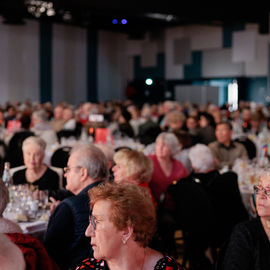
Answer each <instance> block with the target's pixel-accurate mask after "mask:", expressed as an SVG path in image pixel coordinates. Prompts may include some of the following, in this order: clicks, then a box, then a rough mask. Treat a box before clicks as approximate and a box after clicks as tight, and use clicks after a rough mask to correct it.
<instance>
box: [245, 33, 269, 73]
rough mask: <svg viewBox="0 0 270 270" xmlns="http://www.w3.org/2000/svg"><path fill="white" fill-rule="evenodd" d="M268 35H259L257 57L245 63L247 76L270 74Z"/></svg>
mask: <svg viewBox="0 0 270 270" xmlns="http://www.w3.org/2000/svg"><path fill="white" fill-rule="evenodd" d="M268 61H269V53H268V35H257V37H256V58H255V59H254V61H252V62H247V63H245V75H246V76H267V74H268Z"/></svg>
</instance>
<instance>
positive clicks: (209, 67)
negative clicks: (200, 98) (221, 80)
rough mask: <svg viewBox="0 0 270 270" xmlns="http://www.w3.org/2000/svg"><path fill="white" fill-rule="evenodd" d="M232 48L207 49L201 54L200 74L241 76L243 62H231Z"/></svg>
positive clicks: (206, 76)
mask: <svg viewBox="0 0 270 270" xmlns="http://www.w3.org/2000/svg"><path fill="white" fill-rule="evenodd" d="M231 59H232V50H231V49H223V50H209V51H204V52H203V54H202V76H203V77H205V78H208V77H226V76H229V77H230V76H242V75H243V73H244V64H243V63H233V62H232V61H231Z"/></svg>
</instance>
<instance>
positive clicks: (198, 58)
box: [184, 51, 202, 79]
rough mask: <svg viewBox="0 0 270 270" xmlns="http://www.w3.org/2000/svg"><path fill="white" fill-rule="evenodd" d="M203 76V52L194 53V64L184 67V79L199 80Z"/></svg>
mask: <svg viewBox="0 0 270 270" xmlns="http://www.w3.org/2000/svg"><path fill="white" fill-rule="evenodd" d="M201 76H202V52H201V51H193V52H192V64H191V65H184V78H185V79H197V78H200V77H201Z"/></svg>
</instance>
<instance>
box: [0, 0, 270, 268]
mask: <svg viewBox="0 0 270 270" xmlns="http://www.w3.org/2000/svg"><path fill="white" fill-rule="evenodd" d="M206 4H207V3H195V2H191V3H189V4H188V5H186V6H182V5H181V6H179V3H175V1H174V2H171V3H170V1H167V2H164V3H158V2H157V3H150V2H147V1H144V3H141V2H138V1H103V0H99V1H88V0H46V1H43V0H1V1H0V175H1V176H2V180H3V181H4V182H5V184H6V186H7V188H8V192H9V199H7V201H6V202H4V199H1V198H0V200H2V201H3V203H1V204H0V205H3V207H4V209H0V210H3V211H2V212H0V233H6V234H8V235H9V234H12V233H18V234H25V235H28V236H29V235H30V236H29V237H33V238H34V239H35V241H36V240H37V243H38V244H37V245H40V246H39V248H41V249H42V250H43V251H42V252H44V253H43V255H44V254H46V258H47V257H48V258H49V260H52V265H51V267H52V268H50V269H58V268H57V267H58V266H57V265H55V262H54V258H53V259H51V258H50V253H49V252H48V253H47V251H46V248H45V247H44V246H45V244H44V243H43V241H44V237H45V234H46V230H47V226H48V222H49V220H50V215H51V214H52V213H53V211H54V210H55V209H54V208H51V209H50V207H52V206H54V207H57V205H58V204H55V205H54V203H57V202H58V203H59V202H60V201H62V200H64V199H66V198H68V197H70V196H74V194H71V191H69V190H66V189H65V187H66V186H67V185H68V181H69V180H68V175H69V173H70V171H69V170H70V167H69V166H68V162H69V157H70V155H71V153H72V147H73V146H75V145H76V143H80V142H83V143H89V144H94V145H97V147H100V149H101V151H102V152H104V155H105V157H106V159H107V161H108V163H107V164H108V172H109V179H110V180H109V181H114V178H116V175H117V173H118V174H119V171H118V172H117V169H116V167H117V164H116V162H115V160H114V155H115V154H116V153H117V152H118V151H123V153H124V152H125V151H130V150H136V151H138V152H143V153H144V155H145V156H147V157H149V158H150V160H152V167H151V166H150V165H149V166H150V167H149V168H148V170H150V171H151V170H153V173H152V174H151V177H150V178H149V179H147V180H145V181H146V182H145V183H144V185H146V186H147V189H149V191H150V194H151V196H152V197H151V198H152V200H153V202H154V205H155V209H156V215H157V232H156V234H155V235H154V237H153V239H152V242H151V243H150V244H151V245H152V247H153V249H156V250H159V251H160V252H163V253H167V254H169V255H170V256H172V257H174V258H176V259H177V261H178V262H179V263H180V264H181V265H183V267H184V268H183V269H186V270H197V269H201V270H204V269H205V270H211V269H213V270H214V269H215V270H221V269H230V268H222V266H223V265H222V266H221V264H222V263H223V260H224V258H225V259H226V256H225V253H226V248H227V245H228V241H229V240H230V239H231V238H230V237H231V234H232V232H233V229H234V227H235V226H236V225H238V224H239V223H241V222H247V221H251V220H253V219H258V213H257V209H256V196H255V195H254V194H256V195H257V194H261V193H263V192H262V191H264V193H265V196H269V191H268V190H265V189H263V188H262V189H260V188H258V187H260V185H259V183H261V180H260V177H261V176H262V175H263V174H264V173H265V172H266V171H267V170H268V169H270V32H269V25H270V16H269V15H270V8H268V7H264V6H255V7H254V5H252V6H245V7H236V8H232V7H230V6H226V5H224V6H223V5H222V4H220V6H219V7H213V6H211V5H209V6H207V5H206ZM228 123H229V124H228ZM220 126H223V128H224V129H226V130H225V131H224V134H225V133H226V134H225V135H224V137H223V138H220V137H222V136H223V135H219V133H218V132H219V131H218V130H219V128H220ZM224 126H225V127H224ZM168 134H169V135H168ZM172 134H173V138H172V136H171V137H170V135H172ZM161 135H162V136H163V137H162V136H161ZM159 136H161V137H159ZM225 136H227V138H225ZM27 137H31V138H32V140H33V142H31V143H33V145H34V146H33V145H32V144H31V147H37V148H38V153H35V155H38V156H40V158H39V161H38V162H40V164H39V170H40V172H41V171H42V172H43V173H44V171H45V170H46V171H47V170H50V173H51V177H54V178H55V179H57V180H56V182H57V183H58V186H57V188H53V190H50V188H49V187H48V186H47V185H46V184H45V187H46V188H43V187H42V184H36V186H35V184H34V185H33V182H32V183H30V182H29V179H30V178H31V177H29V174H30V171H31V169H30V167H29V166H34V165H33V164H34V163H35V162H37V161H32V163H33V164H32V165H31V164H30V163H31V162H29V164H30V165H28V163H27V157H26V155H27V154H26V152H27V151H26V149H27V146H25V145H24V144H23V142H24V140H25V139H26V138H27ZM33 137H38V138H41V141H35V139H33ZM167 137H168V138H170V139H167ZM160 138H161V139H160ZM224 138H225V139H224ZM168 140H169V141H168ZM174 140H175V141H176V142H177V147H175V146H172V145H173V142H174ZM222 140H223V141H222ZM226 140H227V141H228V144H227V141H226ZM161 141H162V143H161ZM225 141H226V142H225ZM160 144H165V145H166V147H167V148H166V149H167V151H168V152H169V154H168V155H167V154H164V155H165V157H162V158H163V161H164V160H166V159H167V161H169V162H164V163H162V161H161V160H162V158H161V159H159V156H158V155H159V145H160ZM214 144H215V145H214ZM202 145H203V146H205V147H206V149H205V148H203V147H202ZM197 146H199V147H202V148H201V151H202V152H199V154H198V155H199V156H198V157H199V159H201V160H204V158H205V160H204V161H205V164H201V163H200V160H193V159H192V156H191V153H192V150H194V151H195V150H196V149H195V148H194V147H197ZM28 147H29V146H28ZM160 147H161V146H160ZM29 148H30V147H29ZM178 148H179V149H178ZM221 148H222V150H224V151H227V152H226V154H224V152H222V153H223V156H221V157H220V156H218V155H217V151H222V150H220V149H221ZM240 148H241V151H242V152H241V155H240V154H239V152H240V150H239V149H240ZM236 149H238V150H239V152H237V154H235V153H236V152H234V153H233V154H232V151H234V150H235V151H236ZM176 150H177V151H178V152H177V151H176ZM198 151H199V150H198ZM215 151H216V152H215ZM173 152H177V153H175V154H173ZM134 155H135V154H134ZM208 155H209V167H207V168H206V166H207V162H208V160H207V157H208ZM119 156H120V155H119ZM130 159H131V160H127V161H126V162H131V163H132V162H135V161H132V157H131V158H130ZM223 159H224V160H223ZM228 160H229V161H228ZM174 162H176V163H177V164H178V165H177V166H178V167H177V168H178V169H177V170H178V171H177V170H176V169H175V171H174V170H173V169H172V168H174V167H173V166H176V165H174V164H176V163H174ZM180 163H181V165H179V164H180ZM123 164H125V163H123ZM200 164H201V165H200ZM144 165H145V164H144ZM134 166H135V165H134ZM170 166H171V167H170ZM180 166H182V167H183V168H182V167H181V168H180ZM199 166H202V167H199ZM141 167H143V166H141ZM137 169H138V168H137ZM140 169H142V168H140ZM130 170H132V169H131V168H130ZM158 170H160V171H158ZM166 170H167V173H166ZM180 170H182V171H181V173H180ZM122 173H123V172H122ZM163 173H164V174H163ZM22 174H23V177H24V175H25V177H24V178H23V179H24V180H21V179H19V180H16V179H18V176H19V175H22ZM37 174H38V173H37V172H36V175H35V176H37ZM130 174H131V173H130V172H129V173H128V175H130ZM141 174H142V173H141ZM172 175H173V176H172ZM40 176H41V173H40V175H39V177H40ZM162 176H163V178H164V179H165V180H164V179H162ZM19 177H21V176H19ZM39 177H36V178H35V177H34V178H35V180H36V179H38V178H39ZM42 177H43V176H42ZM118 177H119V175H118ZM135 178H136V181H137V180H138V177H135ZM135 178H134V179H135ZM40 179H41V178H40ZM126 179H129V177H126ZM134 179H133V180H134ZM133 180H132V181H133ZM181 180H183V181H182V182H181ZM14 181H18V182H16V183H15V182H14ZM22 181H25V184H28V186H29V187H27V189H26V188H25V185H24V186H23V185H22V183H24V182H22ZM42 181H43V180H42ZM127 181H129V182H131V181H130V179H129V180H127ZM162 181H164V183H161V182H162ZM166 181H167V182H166ZM133 182H134V181H133ZM165 182H166V183H165ZM225 182H226V183H225ZM29 183H30V184H29ZM39 183H41V182H39ZM180 183H182V184H180ZM37 185H38V188H37ZM139 185H142V183H140V184H139ZM156 185H160V186H156ZM30 186H31V187H30ZM37 189H38V190H37ZM158 189H160V190H158ZM157 190H158V191H157ZM37 191H38V192H40V191H42V192H41V193H38V192H37ZM2 192H3V194H4V191H1V192H0V194H2ZM267 192H268V193H267ZM37 194H38V199H37ZM44 194H45V198H44ZM48 194H49V195H48ZM156 194H158V195H156ZM185 195H186V196H185ZM3 196H4V195H3ZM51 196H52V197H54V196H55V197H54V199H53V200H51V199H50V197H51ZM75 196H77V195H75ZM261 196H262V195H261ZM180 197H181V199H180ZM3 198H4V197H3ZM25 198H26V199H25ZM24 199H25V200H24ZM27 200H28V201H27ZM171 200H173V202H172V204H173V206H172V208H170V207H171V205H170V202H171ZM268 200H270V198H269V197H268ZM168 205H169V208H167V207H168ZM183 206H185V207H183ZM1 207H2V206H1ZM172 209H173V210H172ZM268 211H269V216H270V210H269V209H268ZM172 212H173V214H172ZM221 212H222V213H221ZM221 214H223V215H224V217H221ZM167 215H169V216H167ZM2 219H3V220H2ZM7 220H8V221H7ZM2 221H3V222H5V223H3V224H9V221H11V222H14V223H15V225H14V224H13V225H12V226H11V227H12V228H16V229H14V230H15V231H14V230H13V229H12V230H13V231H12V230H11V231H6V229H5V228H6V227H4V226H2V225H1V222H2ZM227 221H228V222H227ZM6 222H7V223H6ZM226 222H227V223H226ZM198 223H200V226H194V224H196V225H198ZM201 223H205V224H201ZM220 224H223V225H224V224H226V226H225V225H224V226H220V230H217V227H218V225H220ZM267 224H268V223H267ZM269 224H270V220H269ZM17 225H19V227H18V226H17ZM5 226H8V225H5ZM269 226H270V225H269ZM197 227H200V228H197ZM221 227H222V228H221ZM223 227H224V228H223ZM225 227H226V228H225ZM223 229H224V230H223ZM168 231H170V232H172V234H170V233H169V232H168ZM10 239H12V241H15V240H14V239H16V237H14V235H13V236H12V237H11V236H10ZM20 239H22V238H20ZM16 241H17V240H16ZM24 241H30V240H29V239H28V238H27V237H26V240H25V239H24ZM17 244H18V243H17ZM43 244H44V246H43ZM18 245H19V244H18ZM21 245H22V244H21ZM89 246H90V244H89ZM33 249H34V247H33ZM269 257H270V254H269ZM31 263H33V262H31ZM54 267H55V268H54ZM227 267H228V266H227ZM0 268H1V264H0ZM1 269H2V268H1ZM3 269H4V268H3ZM33 269H38V266H36V268H33ZM63 269H65V268H63ZM69 269H75V268H69ZM102 269H103V268H102ZM106 269H107V268H106ZM108 269H109V268H108ZM175 269H180V268H175ZM181 269H182V268H181ZM239 269H242V268H239Z"/></svg>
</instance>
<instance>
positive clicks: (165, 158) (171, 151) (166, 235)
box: [149, 132, 188, 255]
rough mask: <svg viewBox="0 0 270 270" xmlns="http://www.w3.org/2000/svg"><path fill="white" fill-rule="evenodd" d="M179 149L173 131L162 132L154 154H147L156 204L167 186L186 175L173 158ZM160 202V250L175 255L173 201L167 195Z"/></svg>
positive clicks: (181, 165)
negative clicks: (150, 166)
mask: <svg viewBox="0 0 270 270" xmlns="http://www.w3.org/2000/svg"><path fill="white" fill-rule="evenodd" d="M179 150H180V146H179V142H178V139H177V138H176V136H175V135H174V134H173V133H169V132H162V133H160V134H159V135H158V136H157V138H156V144H155V154H154V155H149V158H150V159H151V160H152V162H153V168H154V169H153V174H152V178H151V181H150V184H149V186H150V189H151V190H152V193H153V196H154V199H155V200H156V202H157V203H158V204H161V201H162V197H163V196H162V195H163V194H164V193H166V191H167V188H168V186H170V185H171V184H172V183H173V182H174V181H179V180H180V179H182V178H184V177H187V176H188V171H187V169H186V168H185V166H184V165H183V164H182V163H181V162H180V161H178V160H177V159H175V158H174V156H175V155H176V154H177V153H178V152H179ZM180 182H181V181H180ZM162 204H163V207H162V213H160V214H159V217H158V234H159V235H160V236H161V239H162V250H161V251H163V252H165V253H168V254H171V255H175V254H174V252H175V250H174V230H175V219H174V203H173V201H172V200H171V198H170V196H167V197H166V200H165V202H164V203H162ZM159 208H160V207H159ZM160 212H161V211H160Z"/></svg>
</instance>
